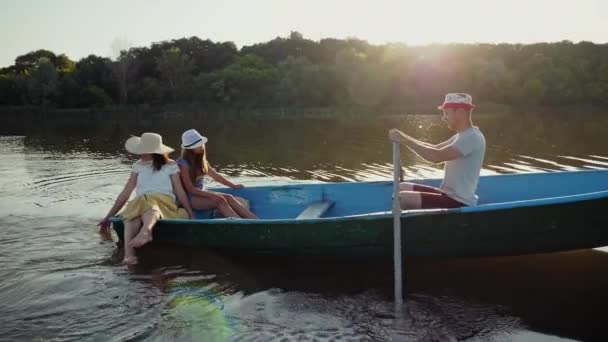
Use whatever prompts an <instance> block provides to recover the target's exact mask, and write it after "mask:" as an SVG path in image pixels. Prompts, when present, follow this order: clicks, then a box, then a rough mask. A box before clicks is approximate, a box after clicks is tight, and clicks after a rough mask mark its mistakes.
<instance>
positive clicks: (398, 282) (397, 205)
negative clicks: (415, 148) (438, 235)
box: [393, 141, 403, 312]
mask: <svg viewBox="0 0 608 342" xmlns="http://www.w3.org/2000/svg"><path fill="white" fill-rule="evenodd" d="M400 178H401V161H400V154H399V143H398V142H396V141H393V264H394V268H395V309H396V310H397V312H400V311H401V310H400V308H401V305H402V304H403V293H402V277H401V202H400V200H399V180H400Z"/></svg>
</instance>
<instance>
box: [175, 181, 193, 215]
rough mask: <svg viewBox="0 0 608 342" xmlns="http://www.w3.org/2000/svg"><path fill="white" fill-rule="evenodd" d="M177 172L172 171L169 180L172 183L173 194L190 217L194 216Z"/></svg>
mask: <svg viewBox="0 0 608 342" xmlns="http://www.w3.org/2000/svg"><path fill="white" fill-rule="evenodd" d="M179 174H180V173H179V172H178V173H174V174H172V175H171V182H172V183H173V192H175V196H176V197H177V199H178V200H179V202H180V203H181V204H182V205H183V206H184V209H186V211H187V212H188V215H189V216H190V218H194V214H193V213H192V206H190V200H189V199H188V196H187V195H186V192H185V191H184V187H183V186H182V180H181V178H180V176H179Z"/></svg>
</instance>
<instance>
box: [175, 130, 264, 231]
mask: <svg viewBox="0 0 608 342" xmlns="http://www.w3.org/2000/svg"><path fill="white" fill-rule="evenodd" d="M206 143H207V138H206V137H204V136H202V135H201V134H200V133H199V132H197V131H196V130H195V129H189V130H187V131H185V132H184V134H182V155H181V158H180V159H178V160H177V163H178V164H179V167H180V170H181V178H182V183H183V186H184V189H185V190H186V192H187V193H188V195H189V196H190V204H191V205H192V208H194V209H197V210H206V209H217V210H218V211H219V212H220V213H221V214H222V215H223V216H224V217H240V218H248V219H257V218H258V217H257V216H255V214H254V213H252V212H251V211H250V210H249V209H247V207H246V206H244V205H243V204H242V203H241V202H239V201H238V200H237V198H235V197H234V196H232V195H229V194H223V193H219V192H214V191H208V190H205V176H209V177H211V178H212V179H213V180H215V181H216V182H218V183H220V184H223V185H225V186H227V187H230V188H233V189H240V188H242V187H243V186H242V185H241V184H234V183H232V182H231V181H229V180H228V179H226V178H225V177H224V176H222V175H221V174H219V173H218V172H217V171H216V170H215V169H214V168H212V167H211V166H210V165H209V162H208V161H207V153H206V149H205V144H206Z"/></svg>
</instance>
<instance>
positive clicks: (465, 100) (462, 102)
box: [437, 93, 475, 110]
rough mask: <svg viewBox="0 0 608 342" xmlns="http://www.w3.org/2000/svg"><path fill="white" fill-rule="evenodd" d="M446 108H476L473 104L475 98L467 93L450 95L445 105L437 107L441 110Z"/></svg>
mask: <svg viewBox="0 0 608 342" xmlns="http://www.w3.org/2000/svg"><path fill="white" fill-rule="evenodd" d="M446 108H465V109H472V108H475V105H474V104H473V97H472V96H471V95H469V94H466V93H449V94H447V95H445V100H444V101H443V104H442V105H440V106H439V107H437V109H439V110H443V109H446Z"/></svg>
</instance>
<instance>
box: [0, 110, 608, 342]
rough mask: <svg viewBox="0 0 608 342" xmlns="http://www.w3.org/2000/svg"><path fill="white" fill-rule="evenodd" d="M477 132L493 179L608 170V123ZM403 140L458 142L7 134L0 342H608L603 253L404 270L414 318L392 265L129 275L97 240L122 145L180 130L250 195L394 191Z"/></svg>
mask: <svg viewBox="0 0 608 342" xmlns="http://www.w3.org/2000/svg"><path fill="white" fill-rule="evenodd" d="M219 121H220V120H218V122H219ZM476 124H477V125H478V126H479V127H480V128H481V129H482V130H483V132H484V133H485V135H486V139H487V141H488V149H487V154H486V161H485V165H484V170H483V173H484V174H495V173H516V172H552V171H560V170H581V169H604V168H608V148H607V147H606V146H608V145H607V144H606V142H605V136H606V133H605V131H606V127H608V116H604V117H601V116H600V117H597V116H595V117H592V116H542V117H541V116H522V117H520V118H518V117H514V116H484V117H480V118H478V119H477V121H476ZM391 127H398V128H401V129H403V130H405V131H406V132H408V133H410V134H411V135H413V136H415V137H417V138H420V139H421V140H426V141H430V142H439V141H441V140H443V139H446V138H448V137H449V136H450V133H449V132H448V130H447V129H446V128H445V127H444V125H443V123H442V122H441V121H440V118H439V116H399V117H397V116H394V117H383V118H377V119H369V118H343V119H283V120H264V119H259V120H239V121H236V120H221V123H208V122H147V123H146V124H145V125H143V124H140V125H136V124H125V123H117V122H103V123H78V124H75V123H63V124H51V123H48V122H47V123H44V122H31V123H28V124H27V125H26V127H25V128H19V129H3V130H2V132H3V135H2V136H0V159H1V160H2V163H0V230H1V234H0V340H6V341H16V340H19V341H72V340H74V341H108V340H111V341H139V340H146V341H148V340H149V341H168V340H177V341H225V340H242V341H267V340H272V341H292V340H294V341H389V340H392V341H569V340H580V341H604V340H605V336H604V335H605V331H606V329H605V327H606V323H608V319H606V317H607V316H606V311H605V310H606V309H607V308H608V294H607V293H606V289H608V254H607V253H606V252H605V251H604V250H603V249H595V250H586V251H577V252H569V253H558V254H547V255H534V256H522V257H509V258H492V259H463V260H448V259H443V260H425V259H407V260H406V262H405V269H404V272H405V275H406V281H405V284H406V285H405V286H406V289H407V294H408V295H407V299H406V314H405V315H404V317H401V318H394V317H393V314H392V310H393V305H392V302H391V300H392V268H391V267H392V265H391V264H378V263H377V262H376V263H372V262H370V263H361V262H360V261H358V262H357V263H344V262H342V263H337V262H331V263H326V262H319V261H314V262H307V261H302V260H298V261H296V260H274V259H250V258H242V257H238V256H225V255H217V254H214V253H212V252H210V251H205V250H200V249H192V248H174V247H171V248H170V247H155V248H154V249H152V251H150V253H149V254H150V255H146V257H145V258H144V259H143V260H142V263H141V265H138V266H135V267H127V266H124V265H121V264H120V262H119V261H120V258H119V255H118V254H119V250H118V248H117V246H116V242H115V241H113V240H110V239H107V238H106V237H103V236H100V235H99V234H98V233H97V229H96V227H95V223H96V222H97V221H98V220H99V219H100V218H101V217H102V216H103V215H105V213H106V212H107V210H108V209H109V207H110V206H111V205H112V201H113V200H114V198H115V196H116V195H117V194H118V192H119V191H120V190H121V189H122V186H123V185H124V182H125V181H126V179H127V177H128V175H129V170H130V166H131V164H132V163H133V162H134V161H135V158H134V157H133V156H131V155H128V154H127V153H126V152H125V151H124V148H123V145H124V141H125V140H126V139H127V138H128V137H129V135H130V134H134V135H140V134H141V133H142V132H144V131H155V132H158V133H161V134H163V136H164V138H165V142H166V143H167V144H168V145H170V146H173V147H178V146H179V137H180V134H181V132H182V131H183V130H185V129H187V128H197V129H198V130H199V131H201V132H202V133H203V134H205V135H206V136H208V137H209V143H208V151H209V159H210V161H211V163H212V164H213V165H214V166H215V167H216V168H217V169H218V170H220V171H221V172H223V173H224V174H226V175H228V176H230V177H231V178H233V179H235V180H236V181H238V182H240V183H243V184H245V185H246V186H252V185H260V184H285V183H298V182H352V181H368V180H381V179H390V178H391V172H392V166H391V164H390V162H391V146H390V143H389V141H388V140H387V130H388V129H389V128H391ZM402 160H403V166H404V169H405V175H406V178H426V177H440V176H441V169H440V168H439V167H438V166H437V165H432V164H429V163H426V162H424V161H422V160H421V159H419V158H417V157H415V156H414V155H413V154H412V153H410V152H407V151H403V153H402ZM607 228H608V227H607ZM573 229H576V227H573ZM114 240H115V238H114Z"/></svg>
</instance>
